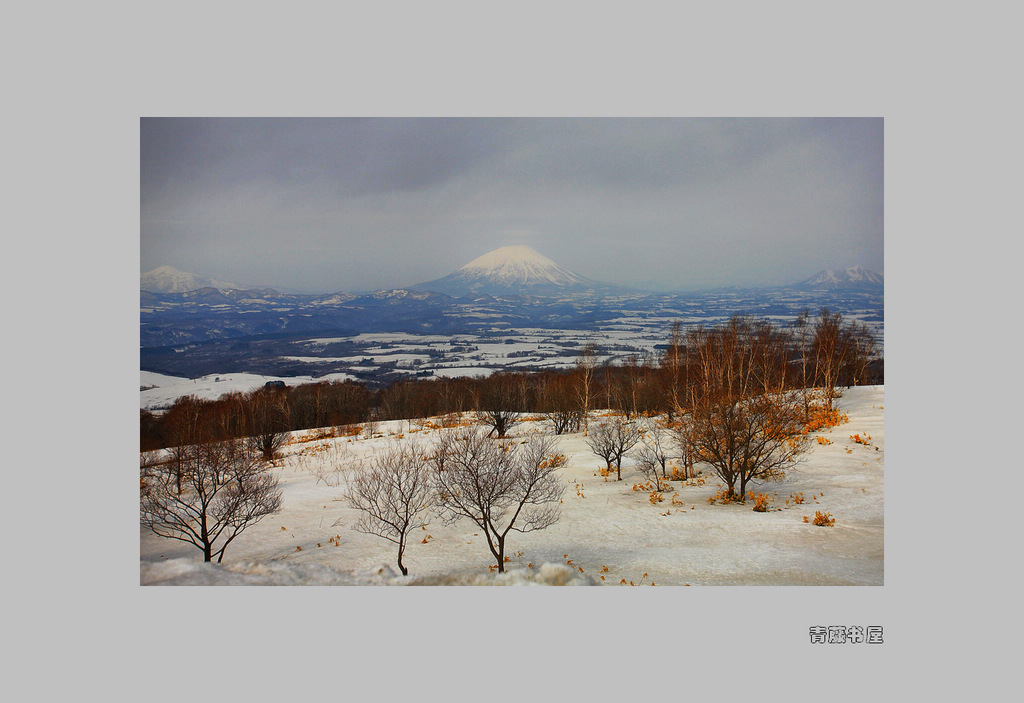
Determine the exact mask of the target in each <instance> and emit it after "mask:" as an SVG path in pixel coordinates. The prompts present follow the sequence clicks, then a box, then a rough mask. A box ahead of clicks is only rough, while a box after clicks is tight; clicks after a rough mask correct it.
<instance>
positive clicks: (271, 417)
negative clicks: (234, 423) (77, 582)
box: [246, 386, 289, 461]
mask: <svg viewBox="0 0 1024 703" xmlns="http://www.w3.org/2000/svg"><path fill="white" fill-rule="evenodd" d="M246 404H247V409H248V417H247V421H248V425H249V427H248V434H249V437H250V442H252V443H253V445H254V446H255V447H256V448H257V449H258V450H259V451H260V453H261V454H262V455H263V458H264V459H266V460H267V461H270V460H271V459H273V458H274V456H275V455H276V454H277V450H278V449H280V448H281V447H282V446H283V445H284V442H285V440H286V439H287V438H288V428H289V424H288V396H287V395H286V393H285V392H284V391H283V390H282V389H279V388H274V387H270V386H265V387H263V388H257V389H256V390H254V391H252V392H251V393H249V394H248V395H247V396H246Z"/></svg>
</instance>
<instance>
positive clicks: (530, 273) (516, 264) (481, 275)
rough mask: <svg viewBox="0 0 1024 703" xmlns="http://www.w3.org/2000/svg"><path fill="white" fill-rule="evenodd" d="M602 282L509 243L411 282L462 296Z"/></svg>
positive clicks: (550, 290) (595, 285)
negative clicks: (445, 272)
mask: <svg viewBox="0 0 1024 703" xmlns="http://www.w3.org/2000/svg"><path fill="white" fill-rule="evenodd" d="M602 287H604V286H603V284H600V283H597V282H596V281H591V280H590V279H588V278H585V277H583V276H580V275H579V274H577V273H574V272H572V271H570V270H569V269H567V268H565V267H564V266H561V265H559V264H557V263H555V262H554V261H552V260H551V259H549V258H548V257H546V256H544V255H543V254H540V253H539V252H537V251H536V250H534V249H532V248H531V247H528V246H522V245H521V246H508V247H501V248H500V249H495V250H494V251H490V252H487V253H486V254H484V255H483V256H479V257H477V258H475V259H473V260H472V261H470V262H469V263H468V264H466V265H465V266H463V267H462V268H460V269H459V270H458V271H456V272H455V273H452V274H450V275H448V276H445V277H443V278H439V279H437V280H434V281H428V282H426V283H419V284H417V285H415V286H412V288H413V289H414V290H429V291H435V292H438V293H446V294H448V295H455V296H463V295H470V294H477V293H484V294H487V295H507V294H525V295H529V294H536V295H550V294H555V293H561V292H571V291H574V290H594V289H598V288H602Z"/></svg>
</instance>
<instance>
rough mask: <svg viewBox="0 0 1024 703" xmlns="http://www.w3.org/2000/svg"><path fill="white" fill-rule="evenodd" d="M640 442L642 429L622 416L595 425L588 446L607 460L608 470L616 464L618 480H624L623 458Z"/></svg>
mask: <svg viewBox="0 0 1024 703" xmlns="http://www.w3.org/2000/svg"><path fill="white" fill-rule="evenodd" d="M639 441H640V429H639V428H638V427H637V426H636V425H635V424H634V423H632V422H630V421H628V420H626V419H625V418H623V417H621V416H617V417H614V418H612V419H610V420H602V421H601V422H597V423H594V425H593V426H592V427H591V428H590V434H589V436H588V437H587V445H588V446H589V447H590V449H591V450H592V451H593V452H594V454H597V455H598V456H599V457H601V458H602V459H604V460H605V463H606V464H607V465H608V468H609V469H610V468H612V463H613V462H614V463H615V475H616V480H618V481H621V480H622V457H624V456H625V455H626V452H628V451H629V450H630V449H632V448H633V446H634V445H635V444H636V443H637V442H639Z"/></svg>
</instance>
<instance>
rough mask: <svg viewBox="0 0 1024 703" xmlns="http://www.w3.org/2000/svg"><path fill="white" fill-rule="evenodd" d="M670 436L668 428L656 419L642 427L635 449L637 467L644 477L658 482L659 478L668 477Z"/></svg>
mask: <svg viewBox="0 0 1024 703" xmlns="http://www.w3.org/2000/svg"><path fill="white" fill-rule="evenodd" d="M670 446H671V437H670V435H669V432H668V429H667V428H666V427H665V426H664V425H662V424H661V423H659V422H658V421H657V420H654V421H653V422H650V423H648V425H647V427H646V428H645V429H644V432H643V437H642V438H641V441H640V446H639V448H638V449H637V451H636V462H637V468H638V469H639V470H640V473H642V474H643V475H644V477H645V478H647V479H649V480H651V481H654V483H655V484H657V483H658V479H659V475H658V472H659V470H660V472H661V476H660V478H663V479H664V478H668V462H669V461H670V459H671V458H672V457H671V456H669V452H670Z"/></svg>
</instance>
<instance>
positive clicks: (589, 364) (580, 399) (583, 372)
mask: <svg viewBox="0 0 1024 703" xmlns="http://www.w3.org/2000/svg"><path fill="white" fill-rule="evenodd" d="M597 362H598V359H597V345H595V344H592V343H587V344H585V345H583V348H582V349H581V350H580V358H579V359H577V360H576V375H577V383H576V401H577V404H578V405H579V409H580V414H581V415H582V419H583V435H584V436H586V435H587V433H588V431H589V429H590V424H589V422H590V405H591V403H592V400H591V397H592V395H593V390H594V370H595V369H597Z"/></svg>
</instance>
